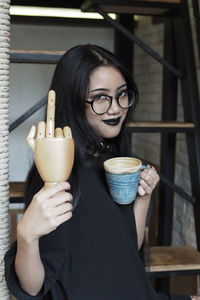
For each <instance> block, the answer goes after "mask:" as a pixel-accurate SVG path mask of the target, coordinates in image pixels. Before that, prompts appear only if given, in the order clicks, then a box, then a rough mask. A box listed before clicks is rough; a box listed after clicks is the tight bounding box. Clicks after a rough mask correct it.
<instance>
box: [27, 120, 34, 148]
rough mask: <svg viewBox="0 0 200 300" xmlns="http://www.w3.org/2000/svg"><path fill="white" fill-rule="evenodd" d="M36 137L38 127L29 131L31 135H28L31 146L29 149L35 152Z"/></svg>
mask: <svg viewBox="0 0 200 300" xmlns="http://www.w3.org/2000/svg"><path fill="white" fill-rule="evenodd" d="M35 135H36V127H35V125H33V126H32V127H31V129H30V130H29V133H28V135H27V138H26V141H27V143H28V145H29V147H30V148H31V149H32V150H33V152H34V150H35Z"/></svg>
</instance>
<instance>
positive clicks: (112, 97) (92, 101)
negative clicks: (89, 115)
mask: <svg viewBox="0 0 200 300" xmlns="http://www.w3.org/2000/svg"><path fill="white" fill-rule="evenodd" d="M125 91H132V92H133V94H134V98H133V103H131V104H130V105H129V106H127V107H122V106H121V105H120V104H119V98H120V96H119V93H120V92H118V94H117V95H115V96H110V95H105V94H101V95H102V96H106V97H108V98H110V105H109V107H108V109H107V110H106V111H105V112H103V113H97V112H96V111H95V110H94V108H93V103H94V102H95V100H96V99H92V100H90V101H89V100H86V103H88V104H90V105H91V107H92V110H93V112H95V114H97V115H103V114H105V113H107V111H109V109H110V108H111V106H112V102H113V99H116V101H117V104H118V105H119V107H121V108H122V109H127V108H130V107H131V106H133V104H134V102H135V99H136V93H135V90H134V89H126V90H123V91H122V92H125ZM96 96H98V95H96ZM93 98H95V96H94V97H93Z"/></svg>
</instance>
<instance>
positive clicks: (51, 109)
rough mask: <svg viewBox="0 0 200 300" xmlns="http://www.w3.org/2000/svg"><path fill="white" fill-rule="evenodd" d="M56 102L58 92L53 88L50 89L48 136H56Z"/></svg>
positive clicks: (47, 122) (47, 121)
mask: <svg viewBox="0 0 200 300" xmlns="http://www.w3.org/2000/svg"><path fill="white" fill-rule="evenodd" d="M55 103H56V94H55V92H54V91H53V90H51V91H49V94H48V104H47V120H46V138H52V137H54V129H55Z"/></svg>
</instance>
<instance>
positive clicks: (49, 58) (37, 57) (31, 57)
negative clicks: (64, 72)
mask: <svg viewBox="0 0 200 300" xmlns="http://www.w3.org/2000/svg"><path fill="white" fill-rule="evenodd" d="M63 54H64V51H47V50H10V62H11V63H41V64H44V63H47V64H50V63H52V64H55V63H57V62H58V61H59V59H60V58H61V56H62V55H63Z"/></svg>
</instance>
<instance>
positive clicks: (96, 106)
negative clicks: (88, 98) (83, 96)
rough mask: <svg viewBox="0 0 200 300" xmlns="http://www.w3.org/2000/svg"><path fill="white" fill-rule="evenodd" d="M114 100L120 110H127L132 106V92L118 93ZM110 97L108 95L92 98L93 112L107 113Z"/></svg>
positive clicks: (133, 96) (133, 97)
mask: <svg viewBox="0 0 200 300" xmlns="http://www.w3.org/2000/svg"><path fill="white" fill-rule="evenodd" d="M116 100H117V102H118V104H119V106H120V107H121V108H128V107H130V106H132V105H133V103H134V100H135V93H134V91H133V90H125V91H120V92H119V93H118V94H117V95H116ZM111 103H112V97H111V96H108V95H97V96H96V97H94V98H93V110H94V111H95V112H96V113H97V114H103V113H105V112H107V111H108V110H109V108H110V106H111Z"/></svg>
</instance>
